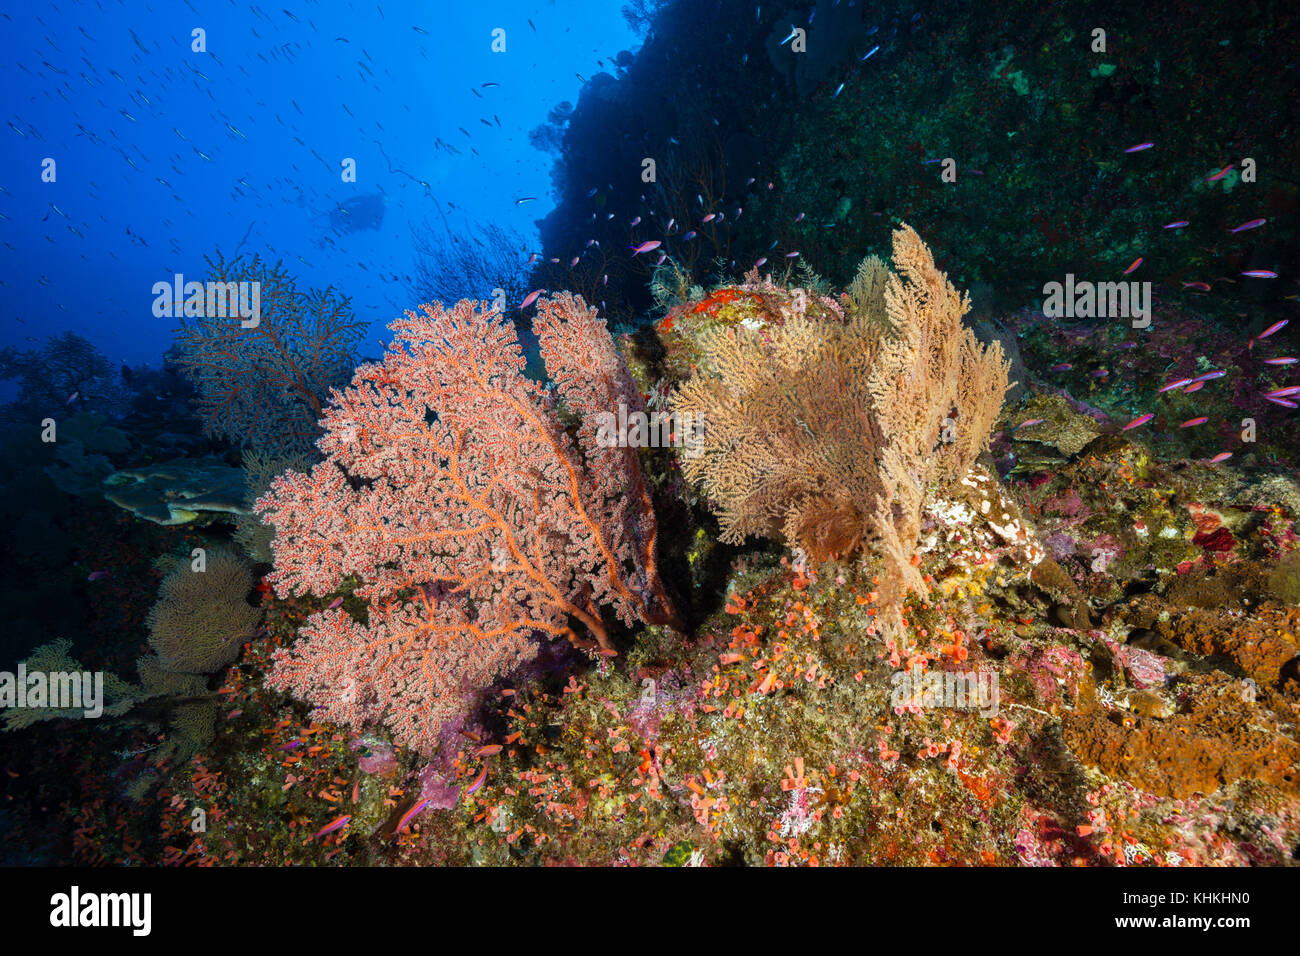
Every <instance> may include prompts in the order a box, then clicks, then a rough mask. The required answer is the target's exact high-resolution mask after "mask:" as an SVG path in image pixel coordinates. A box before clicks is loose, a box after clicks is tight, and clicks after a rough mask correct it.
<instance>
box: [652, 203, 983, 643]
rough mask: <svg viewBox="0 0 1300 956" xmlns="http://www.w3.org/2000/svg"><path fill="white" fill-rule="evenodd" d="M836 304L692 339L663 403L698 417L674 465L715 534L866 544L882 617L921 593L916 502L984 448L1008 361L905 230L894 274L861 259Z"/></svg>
mask: <svg viewBox="0 0 1300 956" xmlns="http://www.w3.org/2000/svg"><path fill="white" fill-rule="evenodd" d="M847 298H848V305H849V307H848V309H847V314H846V317H845V318H844V319H843V320H840V319H839V318H838V317H836V316H834V315H831V314H817V315H807V316H795V317H791V318H787V319H786V321H785V322H784V323H782V324H780V325H770V326H767V327H765V328H761V329H759V328H748V327H745V326H737V327H734V328H726V329H716V330H710V331H709V332H706V333H705V334H704V335H703V337H702V341H701V344H702V349H703V351H704V353H705V354H706V355H707V358H708V361H707V363H705V364H704V365H703V366H702V370H701V371H700V373H699V374H697V375H696V376H695V377H693V378H691V379H690V380H689V381H688V382H686V383H685V385H683V386H682V388H681V389H680V390H679V392H678V393H677V395H676V397H675V402H674V404H675V408H676V410H677V411H678V412H679V413H683V414H685V413H690V414H691V415H692V416H693V419H694V420H695V421H697V422H698V421H703V422H704V434H703V436H699V437H698V442H697V445H696V447H697V450H698V454H695V455H693V456H686V457H684V458H683V462H682V468H683V471H684V472H685V474H686V476H687V477H688V478H689V479H691V480H692V481H695V482H697V483H699V484H700V485H702V486H703V487H704V489H705V491H706V492H707V493H708V494H709V496H710V497H711V498H712V499H713V501H714V502H715V503H716V505H717V507H718V509H719V517H720V520H721V524H722V530H723V540H724V541H727V542H731V543H739V542H740V541H742V540H743V539H744V538H745V537H747V536H749V535H765V536H772V537H775V536H780V537H783V538H784V539H785V540H786V541H787V542H788V543H789V544H790V545H791V546H793V547H799V548H802V549H803V550H804V552H806V553H807V555H808V556H809V557H811V558H813V559H814V560H816V561H823V560H827V559H830V558H845V557H848V556H851V555H853V554H855V553H857V552H860V551H862V550H864V549H866V548H867V547H870V546H872V545H874V546H875V547H876V548H877V549H878V550H879V551H880V553H881V555H882V557H883V558H884V562H885V570H886V574H885V575H883V576H882V578H881V585H880V588H879V591H880V594H881V598H882V603H883V605H884V608H885V617H886V620H887V621H888V622H891V623H895V624H896V623H898V622H900V621H901V607H902V604H903V601H904V599H905V598H906V596H907V594H908V592H909V591H910V592H914V593H917V594H921V595H924V594H927V593H928V588H927V586H926V582H925V580H924V577H923V576H922V574H921V572H920V571H919V570H918V568H917V564H918V563H919V562H918V561H917V560H916V557H915V556H916V547H917V540H918V538H919V536H920V533H921V522H922V513H923V508H924V505H925V502H926V499H927V497H928V496H929V495H930V494H931V492H932V491H934V490H936V489H937V488H940V487H942V486H944V485H946V484H949V483H952V482H956V481H959V480H961V479H962V478H963V477H964V476H965V475H966V473H967V472H968V471H969V469H970V467H971V466H972V465H973V464H974V462H975V459H976V457H977V456H978V455H979V454H980V452H981V451H983V449H984V448H985V446H986V445H987V443H988V438H989V432H990V430H991V428H992V426H993V423H994V421H995V420H996V419H997V416H998V414H999V412H1000V410H1001V407H1002V401H1003V398H1004V396H1005V394H1006V390H1007V387H1008V383H1007V372H1008V368H1009V366H1008V364H1007V362H1006V361H1005V360H1004V359H1003V355H1002V350H1001V348H1000V346H998V345H997V344H996V343H994V344H992V345H990V346H988V347H983V346H981V345H980V344H979V343H978V341H977V340H976V339H975V336H974V333H972V332H971V331H970V330H969V329H968V328H966V327H964V326H963V325H962V321H961V320H962V316H963V315H964V314H965V313H966V311H967V310H968V309H969V307H970V305H969V298H968V297H966V296H963V295H961V294H959V293H958V292H957V291H956V290H955V289H954V288H953V287H952V285H951V284H950V283H949V282H948V280H947V276H946V275H944V274H943V273H942V272H940V271H939V270H938V269H937V268H936V267H935V265H934V259H933V257H932V256H931V254H930V250H929V249H928V248H927V247H926V246H925V244H924V243H923V242H922V241H921V239H920V237H919V236H917V234H916V232H915V231H913V230H912V229H911V228H909V227H907V226H904V227H903V228H901V229H899V230H898V231H897V232H895V233H894V255H893V271H889V270H887V269H885V267H884V265H883V264H882V263H880V261H879V260H875V261H874V262H873V261H872V260H868V261H867V262H866V263H864V264H863V267H862V269H861V270H860V271H859V273H858V277H857V279H856V280H855V282H854V285H853V287H852V289H851V291H850V294H849V296H848V297H847Z"/></svg>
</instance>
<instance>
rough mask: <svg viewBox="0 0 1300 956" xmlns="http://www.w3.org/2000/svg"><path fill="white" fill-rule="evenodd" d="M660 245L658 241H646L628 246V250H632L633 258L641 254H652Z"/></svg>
mask: <svg viewBox="0 0 1300 956" xmlns="http://www.w3.org/2000/svg"><path fill="white" fill-rule="evenodd" d="M662 245H663V243H662V242H660V241H659V240H658V239H647V240H646V241H645V242H642V243H638V244H637V245H635V246H628V248H629V249H631V250H632V255H633V256H639V255H640V254H641V253H643V252H654V251H655V250H656V249H658V248H659V247H660V246H662Z"/></svg>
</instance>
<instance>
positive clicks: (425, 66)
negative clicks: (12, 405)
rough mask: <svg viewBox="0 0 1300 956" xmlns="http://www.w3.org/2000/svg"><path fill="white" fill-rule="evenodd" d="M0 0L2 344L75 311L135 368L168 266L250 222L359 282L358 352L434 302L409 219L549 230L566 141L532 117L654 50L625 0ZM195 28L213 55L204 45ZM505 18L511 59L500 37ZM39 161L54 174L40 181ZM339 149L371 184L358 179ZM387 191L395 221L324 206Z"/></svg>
mask: <svg viewBox="0 0 1300 956" xmlns="http://www.w3.org/2000/svg"><path fill="white" fill-rule="evenodd" d="M5 6H6V10H5V11H4V12H3V14H0V38H2V39H0V43H3V47H4V56H3V57H0V99H2V100H3V108H2V109H0V113H2V114H3V116H2V120H3V121H2V122H0V144H3V146H2V148H0V186H2V187H3V190H4V191H3V192H0V216H3V219H0V345H17V346H19V347H20V348H32V347H34V346H35V345H36V343H37V342H39V341H43V340H44V339H45V338H46V337H48V336H49V335H52V334H54V333H57V332H61V331H64V330H68V329H70V330H73V331H76V332H79V333H81V334H83V335H85V336H86V337H87V338H89V339H90V340H91V341H92V342H94V343H95V344H96V345H97V346H98V347H99V348H100V349H102V350H103V351H104V353H105V354H106V355H107V356H108V357H109V359H111V360H113V361H115V362H128V363H130V364H133V365H134V364H138V363H143V362H147V363H150V364H157V363H158V362H159V361H160V358H161V355H162V352H163V351H164V350H165V349H166V347H167V346H168V344H169V343H170V341H171V332H172V328H173V325H174V323H173V322H172V320H170V319H157V318H154V316H153V314H152V311H151V306H152V302H153V295H152V292H151V288H152V286H153V284H154V283H155V282H157V281H159V280H167V281H170V279H171V276H172V274H173V273H175V272H182V273H184V274H185V276H186V278H187V279H199V280H201V279H202V278H203V273H204V271H205V267H204V263H203V255H204V254H210V253H212V252H213V251H214V249H216V248H220V249H221V250H222V251H223V252H224V253H226V254H227V255H229V253H230V252H231V251H232V250H234V249H235V248H236V246H238V245H239V243H240V241H241V239H242V238H243V237H244V236H245V234H246V233H247V239H246V241H244V243H243V245H242V247H241V248H240V252H243V253H249V252H260V253H261V254H262V255H263V256H269V257H270V258H271V259H273V260H274V259H277V258H281V259H283V260H284V262H285V264H286V266H287V267H288V269H289V271H290V272H291V273H292V274H294V275H296V276H297V278H298V280H299V284H300V286H302V287H305V286H325V285H328V284H333V285H335V286H336V287H338V288H340V289H341V290H342V291H343V292H345V293H347V294H349V295H351V296H353V304H354V307H355V308H356V311H357V314H358V316H360V317H361V318H363V319H365V320H367V321H370V322H371V323H372V330H371V334H368V335H367V336H366V338H365V340H364V343H363V345H362V351H363V353H365V354H377V353H378V346H377V345H376V344H375V343H376V340H377V339H378V338H380V337H381V336H382V333H383V328H384V326H385V325H386V324H387V323H388V322H389V321H391V319H392V318H393V317H394V316H396V315H398V314H400V311H401V309H403V308H408V307H411V306H413V305H415V304H416V303H414V302H412V301H410V299H411V296H410V293H409V291H408V288H407V283H406V281H405V276H407V275H408V274H412V265H413V262H414V252H413V248H412V242H411V225H412V223H416V224H418V223H420V222H422V221H425V220H426V219H432V220H433V221H435V222H436V221H438V215H437V213H438V206H437V204H439V203H440V204H441V208H442V211H443V212H444V213H447V214H448V216H449V219H450V222H451V224H452V226H453V227H458V226H459V225H461V224H463V223H465V222H466V221H467V217H468V218H472V219H474V220H477V221H480V222H494V223H497V224H499V225H502V226H506V227H510V228H514V229H517V230H518V231H519V232H521V233H522V234H523V235H524V236H525V237H526V239H528V241H529V242H530V243H532V242H534V241H535V236H536V229H535V228H534V225H533V221H534V220H535V219H537V218H539V217H541V216H542V215H544V214H545V212H546V211H547V210H548V209H549V208H550V206H551V203H550V168H551V164H552V162H553V160H554V157H552V156H549V155H546V154H543V153H541V152H539V151H537V150H535V149H533V148H532V147H531V146H530V145H529V142H528V132H529V130H531V129H532V128H534V127H535V126H537V125H539V124H541V123H543V122H544V121H545V118H546V113H547V111H548V110H549V109H551V108H552V107H554V106H555V105H556V104H557V103H559V102H561V101H562V100H569V101H572V102H576V101H577V98H578V92H579V89H580V88H581V86H582V81H581V80H580V79H579V77H578V75H577V74H579V73H580V74H582V75H583V76H585V77H591V76H592V75H593V74H595V73H596V72H599V70H600V69H601V67H600V66H599V65H598V64H597V60H604V61H605V67H606V68H609V63H610V60H611V59H612V57H613V56H614V55H615V54H616V53H617V52H618V51H619V50H621V49H635V48H636V46H637V44H638V40H637V38H636V37H635V36H634V35H633V34H632V33H631V32H630V31H629V29H628V27H627V25H626V24H625V22H624V20H623V17H622V16H621V14H620V7H621V4H620V3H619V2H618V0H560V2H556V0H551V2H540V3H539V2H536V0H532V2H527V0H492V2H483V3H467V4H451V3H445V2H428V0H426V2H423V3H419V2H407V3H400V2H392V0H382V2H380V3H375V2H374V0H362V2H353V3H342V2H330V0H326V2H319V3H317V2H303V0H268V2H267V3H266V4H265V5H256V4H254V5H250V4H248V3H244V2H239V3H231V2H219V3H205V2H199V0H176V2H158V3H154V4H146V3H139V2H136V3H132V2H104V3H93V4H92V3H60V4H57V5H56V4H44V3H31V4H26V5H19V4H15V3H13V2H10V0H6V4H5ZM285 9H287V11H288V12H287V13H286V12H285ZM290 14H292V16H290ZM529 19H531V20H532V23H533V24H534V25H535V29H534V27H530V25H529V23H528V20H529ZM195 27H202V28H204V29H205V30H206V31H207V38H206V42H207V52H206V53H194V52H192V51H191V42H192V41H191V30H192V29H194V28H195ZM416 27H418V28H419V29H420V30H423V31H426V32H424V33H421V32H418V31H417V30H416V29H415V28H416ZM496 27H502V28H504V29H505V30H506V52H505V53H493V52H492V50H491V42H492V36H491V31H492V30H493V28H496ZM359 64H365V69H363V68H362V66H361V65H359ZM367 69H368V70H369V71H370V72H369V73H367V72H366V70H367ZM200 74H202V75H200ZM489 82H493V83H499V84H500V86H498V87H495V88H488V89H482V88H481V85H482V84H484V83H489ZM472 89H478V90H479V92H480V93H481V96H476V95H474V93H473V92H471V90H472ZM127 114H129V117H130V118H128V115H127ZM493 114H496V116H498V117H499V118H500V122H501V125H500V127H498V126H497V124H496V122H495V121H494V120H493ZM480 119H487V120H488V121H489V122H490V123H491V124H492V126H491V128H489V127H487V126H485V125H483V123H482V122H480ZM229 127H234V129H236V130H238V131H239V133H242V134H243V136H242V137H241V136H239V135H237V134H236V133H235V132H232V131H231V129H230V128H229ZM459 127H464V129H465V130H467V131H468V132H469V134H470V135H469V137H466V136H465V135H464V134H462V133H461V132H460V131H459V129H458V128H459ZM182 136H183V137H184V139H182ZM438 137H441V138H442V140H443V141H444V142H446V143H449V144H451V145H453V146H455V147H456V148H458V149H460V150H461V151H462V152H461V154H460V155H458V156H457V155H452V154H451V153H449V152H448V151H446V150H442V149H439V148H437V147H435V145H434V143H435V139H436V138H438ZM471 147H473V148H475V149H477V150H478V153H479V155H478V156H476V155H474V154H473V153H472V152H471V151H470V148H471ZM381 148H382V151H383V152H382V153H381ZM200 152H201V153H203V154H205V155H206V156H207V157H210V158H209V159H205V158H203V157H202V156H200V155H199V154H200ZM383 153H386V154H387V156H388V157H389V158H390V159H391V160H392V165H393V167H394V168H396V169H402V170H405V171H406V172H407V173H409V174H410V175H409V176H406V175H402V174H401V173H390V172H389V164H388V162H387V161H386V159H385V157H384V155H383ZM45 157H51V158H53V159H54V160H55V161H56V162H57V176H58V179H57V182H55V183H43V182H42V181H41V163H42V160H43V159H44V158H45ZM343 157H353V158H355V159H356V161H357V169H358V181H357V182H356V183H355V184H347V183H344V182H342V181H341V178H340V168H339V162H340V160H341V159H342V158H343ZM128 159H129V160H130V161H131V162H134V163H135V168H133V167H132V166H131V165H130V163H129V162H128ZM159 179H162V180H165V181H166V182H167V183H168V184H169V185H163V184H162V183H160V182H158V180H159ZM413 179H419V180H424V181H425V182H427V183H428V184H429V187H430V188H429V189H425V188H424V187H421V186H419V185H417V184H416V183H415V182H414V181H413ZM241 181H242V183H241ZM245 184H246V185H245ZM381 190H382V192H383V193H384V194H385V196H386V210H385V217H384V220H383V224H382V228H380V229H379V230H377V231H375V230H359V231H354V232H348V233H346V234H344V235H342V236H335V235H334V234H333V232H332V231H331V226H330V220H329V212H330V210H332V209H335V208H337V204H338V203H339V202H342V201H345V200H347V199H349V198H351V197H356V196H364V195H367V194H370V195H373V194H375V193H377V192H380V191H381ZM521 196H536V197H538V201H537V202H534V203H529V204H526V205H523V206H516V205H515V200H516V199H517V198H519V197H521ZM449 204H454V207H455V208H452V207H451V205H449ZM56 206H57V207H58V210H61V211H62V214H63V215H60V214H59V213H58V212H56V211H55V207H56ZM250 227H251V231H250ZM73 229H75V230H76V233H79V234H80V235H77V234H76V233H74V232H73ZM326 237H329V238H331V239H333V244H332V245H331V244H328V243H324V242H323V240H324V239H325V238H326Z"/></svg>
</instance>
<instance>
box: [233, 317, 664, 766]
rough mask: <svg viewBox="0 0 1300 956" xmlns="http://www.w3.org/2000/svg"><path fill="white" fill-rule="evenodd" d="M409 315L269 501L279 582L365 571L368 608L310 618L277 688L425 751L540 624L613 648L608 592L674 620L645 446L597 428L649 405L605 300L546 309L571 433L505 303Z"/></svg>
mask: <svg viewBox="0 0 1300 956" xmlns="http://www.w3.org/2000/svg"><path fill="white" fill-rule="evenodd" d="M406 316H407V317H406V319H404V320H398V321H397V322H395V323H393V325H392V326H391V328H392V329H393V331H394V332H395V333H396V335H395V337H394V339H393V342H392V343H391V344H390V346H389V347H388V351H387V353H386V355H385V357H384V360H383V361H382V362H380V363H377V364H368V365H363V366H362V367H361V368H359V369H357V371H356V374H355V375H354V377H353V379H352V384H351V386H350V387H349V388H347V389H346V390H344V391H341V392H340V391H335V392H334V394H333V397H332V401H331V404H330V407H329V408H328V409H327V410H326V412H325V415H324V417H323V419H322V421H321V424H322V427H323V429H324V434H323V436H322V437H321V439H320V442H319V447H320V450H321V451H322V452H323V453H324V454H325V456H326V459H325V461H323V462H321V463H320V464H318V465H316V467H315V468H313V469H312V471H311V472H310V473H308V474H301V473H297V472H288V473H286V474H284V475H282V476H280V477H279V478H278V479H276V481H275V483H274V485H273V486H272V489H271V491H270V492H269V493H268V494H267V495H266V496H265V497H263V498H262V499H261V500H259V501H258V503H257V510H258V512H259V514H260V515H261V516H262V519H263V520H264V521H266V522H267V523H269V524H271V525H273V526H274V528H275V543H274V547H273V551H274V557H275V570H274V571H273V572H272V573H271V574H270V575H269V576H268V581H269V582H270V583H271V585H272V586H273V587H274V588H275V591H276V594H277V595H279V596H280V597H281V598H287V597H289V596H291V595H302V594H308V593H309V594H314V595H317V596H321V597H323V596H327V595H329V594H331V593H333V592H334V591H335V590H336V589H337V588H339V587H340V586H341V585H342V584H343V583H344V582H345V581H346V580H348V579H354V580H355V581H357V582H359V585H358V586H357V587H356V588H355V591H354V594H355V596H356V597H358V598H361V599H362V600H364V601H366V602H368V605H369V606H368V608H367V615H366V620H365V622H364V623H363V622H361V621H358V620H355V619H354V618H353V617H352V616H351V615H350V614H348V613H347V611H346V609H344V608H334V609H327V610H324V611H320V612H318V613H316V614H313V615H312V616H311V617H309V618H308V619H307V621H306V623H305V624H304V625H303V627H302V628H301V630H300V632H299V637H298V640H297V642H296V643H295V644H294V645H293V646H292V647H291V648H290V649H288V650H282V651H279V652H277V654H276V658H275V664H274V667H273V669H272V672H271V674H270V677H269V679H268V686H270V687H272V688H275V689H279V690H285V691H289V692H290V693H292V694H294V695H295V696H297V697H300V698H303V699H306V700H308V701H310V702H312V703H314V704H316V705H317V706H318V707H319V712H320V714H321V716H322V717H323V718H324V719H326V720H330V721H334V722H336V723H342V724H348V725H351V726H353V727H362V726H365V725H367V724H375V723H379V722H382V723H384V724H386V725H387V726H388V728H389V729H390V730H391V731H392V733H393V737H394V740H395V741H396V742H398V743H399V744H403V745H406V746H411V747H415V748H417V749H419V750H420V751H422V752H425V753H430V752H432V751H433V750H435V749H436V747H437V743H438V740H439V731H440V728H441V727H442V726H443V725H444V724H445V723H447V722H448V721H450V720H453V719H455V718H456V717H458V716H460V715H463V714H464V713H465V712H466V711H467V710H468V709H469V708H470V707H472V706H473V704H474V702H475V701H476V700H477V699H478V697H479V695H480V694H481V692H482V690H483V689H484V688H485V687H487V686H488V685H489V684H490V683H491V682H492V681H493V680H494V679H495V678H496V677H498V676H500V675H502V674H505V673H508V672H509V671H511V670H512V669H513V668H515V667H516V666H517V665H519V664H520V663H522V662H524V661H526V660H528V659H530V658H531V657H533V656H534V654H535V653H536V647H537V645H536V643H535V638H538V637H544V638H555V637H564V638H567V639H568V640H570V641H572V642H573V643H574V644H576V645H579V646H586V647H593V648H595V647H599V648H600V649H601V650H603V651H606V652H608V650H609V647H610V645H609V639H608V636H607V625H606V623H605V622H604V621H603V619H602V617H601V608H602V607H607V608H610V609H612V611H613V612H614V614H615V615H617V616H618V618H619V619H621V620H622V621H623V622H624V623H626V624H632V623H634V622H636V621H645V622H648V623H659V624H668V625H672V624H674V623H675V617H674V615H673V611H672V609H671V606H670V604H669V602H668V598H667V596H666V594H665V592H664V589H663V586H662V584H661V583H660V579H659V575H658V571H657V564H656V556H655V541H656V525H655V519H654V513H653V511H652V509H651V504H650V497H649V493H648V491H647V487H646V483H645V480H644V477H643V475H642V473H641V470H640V465H639V462H638V459H637V452H636V449H635V448H626V447H624V448H619V447H606V446H607V445H608V444H609V443H607V442H606V443H601V442H599V441H597V439H596V436H597V432H598V429H599V426H600V423H601V421H602V420H603V419H602V416H603V415H604V414H607V413H609V412H611V411H614V410H617V409H618V407H619V405H620V404H625V405H626V406H627V407H628V408H629V411H634V410H639V409H640V408H641V407H642V404H643V403H642V399H641V396H640V393H639V392H638V391H637V389H636V387H635V385H634V384H633V382H632V378H631V375H630V374H629V373H628V371H627V368H626V366H624V364H623V362H622V360H621V359H620V358H619V356H618V354H617V352H615V350H614V346H613V342H612V340H611V339H610V336H609V333H608V332H607V331H606V328H605V323H604V321H603V320H602V319H600V318H598V317H597V315H596V310H595V309H589V308H588V307H587V306H586V304H585V303H584V302H583V301H582V300H581V299H580V298H575V297H573V296H571V295H568V294H562V295H559V296H554V297H551V298H549V299H545V300H542V301H540V302H539V303H538V314H537V318H536V319H535V322H534V331H535V332H536V334H537V338H538V343H539V346H540V349H541V353H542V357H543V359H544V360H545V362H546V366H547V371H548V373H549V374H550V377H551V379H552V380H553V381H554V382H555V384H556V390H557V392H558V397H559V398H560V399H561V400H562V401H563V402H564V405H565V407H566V408H567V410H568V412H569V413H571V414H572V415H574V416H576V417H577V418H578V422H579V423H578V425H577V428H576V437H575V436H571V435H570V433H569V432H568V431H566V430H565V427H564V425H563V423H562V422H561V419H560V417H559V415H558V413H557V410H556V403H555V400H554V399H553V398H552V397H551V395H550V393H549V392H548V390H547V389H546V388H544V387H543V386H541V385H539V384H538V383H536V382H534V381H532V380H530V379H528V378H527V377H525V375H524V374H523V373H524V366H525V357H524V354H523V350H522V348H521V347H520V344H519V340H518V337H517V335H516V333H515V331H514V328H513V326H512V325H511V324H510V323H508V322H506V321H504V320H503V319H502V317H501V315H500V313H498V312H496V311H495V310H491V311H489V310H486V309H485V307H484V306H483V305H482V304H480V303H475V302H469V301H462V302H460V303H458V304H457V305H456V306H454V307H453V308H451V309H444V308H443V307H442V306H441V304H435V305H433V306H428V305H426V306H422V312H421V313H420V314H417V313H415V312H409V311H408V312H407V313H406Z"/></svg>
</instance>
